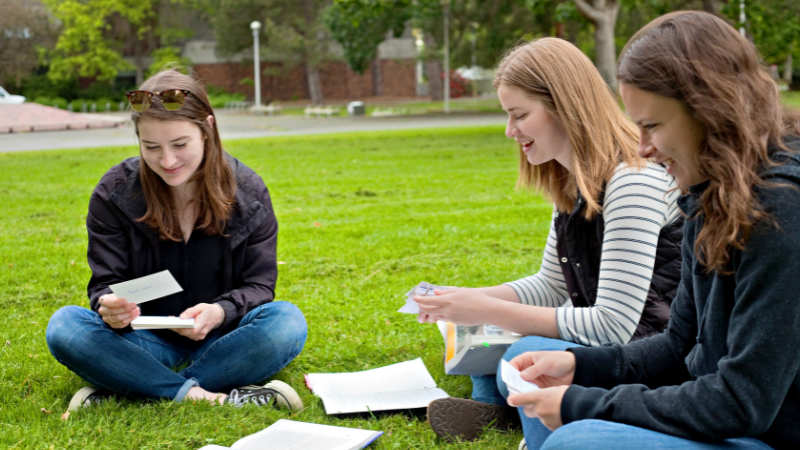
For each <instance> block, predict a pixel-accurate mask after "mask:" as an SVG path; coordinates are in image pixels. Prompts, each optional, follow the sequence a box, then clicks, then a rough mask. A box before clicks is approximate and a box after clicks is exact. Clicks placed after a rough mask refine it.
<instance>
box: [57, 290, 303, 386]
mask: <svg viewBox="0 0 800 450" xmlns="http://www.w3.org/2000/svg"><path fill="white" fill-rule="evenodd" d="M307 334H308V327H307V326H306V320H305V317H303V313H302V312H300V310H299V309H298V308H297V307H296V306H295V305H293V304H291V303H287V302H273V303H267V304H264V305H261V306H259V307H257V308H255V309H254V310H252V311H250V312H249V313H248V314H247V315H245V316H244V317H243V318H242V320H241V321H240V322H239V325H238V326H237V327H236V329H234V330H232V331H230V332H228V333H225V334H221V333H220V332H219V331H212V332H211V333H210V334H209V335H208V336H207V337H206V338H205V339H204V340H202V341H199V342H198V341H193V340H191V339H188V338H185V337H183V336H181V335H179V334H177V333H175V332H174V331H171V330H138V331H128V332H119V331H115V330H114V329H112V328H111V327H109V326H108V325H107V324H106V323H105V322H103V320H102V318H101V317H100V315H99V314H97V313H96V312H94V311H91V310H88V309H86V308H81V307H79V306H66V307H64V308H61V309H59V310H58V311H56V313H55V314H53V317H52V318H50V323H48V325H47V346H48V347H49V348H50V353H52V354H53V356H54V357H55V358H56V360H58V362H60V363H61V364H63V365H65V366H67V368H68V369H70V370H71V371H73V372H75V373H76V374H77V375H78V376H80V377H81V378H83V379H84V380H86V381H88V382H89V383H91V384H92V385H93V386H95V387H97V388H103V389H107V390H110V391H114V392H118V393H121V394H125V395H135V396H141V397H148V398H169V399H173V400H175V401H181V400H182V399H183V398H184V396H186V393H187V392H188V391H189V389H190V388H192V387H193V386H200V387H201V388H203V389H205V390H207V391H210V392H228V391H229V390H231V389H233V388H237V387H240V386H244V385H248V384H254V383H257V382H259V381H262V380H266V379H267V378H269V377H271V376H272V375H274V374H275V373H277V372H278V371H279V370H281V369H282V368H284V367H286V365H288V364H289V362H291V361H292V360H293V359H294V358H295V357H296V356H297V355H298V354H300V351H301V350H302V349H303V345H304V344H305V342H306V336H307ZM173 369H176V370H177V372H176V371H175V370H173ZM178 369H179V370H178Z"/></svg>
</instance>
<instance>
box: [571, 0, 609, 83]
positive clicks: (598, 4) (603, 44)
mask: <svg viewBox="0 0 800 450" xmlns="http://www.w3.org/2000/svg"><path fill="white" fill-rule="evenodd" d="M589 2H591V3H589ZM575 7H576V8H577V9H578V11H579V12H580V13H581V15H583V17H585V18H586V20H588V21H589V22H590V23H591V24H592V25H594V41H595V66H597V70H598V71H599V72H600V75H601V76H602V77H603V79H604V80H606V83H608V85H609V86H610V87H611V89H612V90H614V91H616V90H617V75H616V66H617V49H616V46H615V42H614V28H615V26H616V24H617V14H618V13H619V7H620V3H619V1H617V0H588V1H587V0H575Z"/></svg>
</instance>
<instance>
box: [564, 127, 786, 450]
mask: <svg viewBox="0 0 800 450" xmlns="http://www.w3.org/2000/svg"><path fill="white" fill-rule="evenodd" d="M785 143H786V145H787V146H788V147H790V148H791V149H793V150H800V139H794V138H791V139H787V140H786V141H785ZM773 159H774V160H775V161H780V162H785V164H783V165H780V166H777V167H773V168H769V169H767V170H765V171H763V172H762V176H763V177H764V178H765V179H767V181H769V182H770V183H771V184H772V185H773V186H771V187H770V186H763V187H759V188H757V189H756V190H755V193H756V195H757V196H758V199H759V201H760V203H761V205H762V207H763V210H764V211H765V212H766V213H767V214H768V215H769V217H770V219H771V220H762V221H759V222H758V223H757V224H756V225H755V227H754V228H753V230H752V233H751V235H750V239H749V240H748V242H747V244H746V245H745V248H744V250H735V249H733V250H731V262H730V264H729V265H728V269H730V270H731V271H732V274H731V275H721V274H719V273H717V272H714V273H712V274H710V275H706V273H705V268H704V267H703V265H702V264H700V263H699V262H698V261H697V258H696V257H695V253H694V244H695V241H696V240H697V236H698V234H699V233H700V231H701V230H702V228H703V215H702V213H701V212H702V210H701V209H700V204H699V197H698V196H699V195H700V194H701V193H702V192H703V191H704V189H706V187H707V186H708V183H707V182H706V183H704V184H701V185H698V186H695V187H693V188H692V189H691V192H690V193H689V194H687V195H685V196H682V197H681V198H680V200H679V205H680V207H681V209H682V210H683V211H684V212H685V213H686V214H687V218H686V224H685V228H684V241H683V249H682V251H683V266H682V279H681V284H680V286H679V287H678V294H677V296H676V297H675V300H674V302H673V303H672V308H671V315H670V322H669V326H668V328H667V330H666V331H665V332H664V333H661V334H658V335H656V336H652V337H649V338H647V339H642V340H639V341H636V342H632V343H630V344H628V345H624V346H621V345H611V346H605V347H595V348H576V349H571V350H570V351H572V353H573V354H574V355H575V359H576V362H577V368H576V372H575V377H574V380H573V385H572V386H570V387H569V389H567V392H566V394H565V395H564V397H563V400H562V403H561V418H562V421H563V423H565V424H566V423H569V422H573V421H576V420H581V419H601V420H609V421H614V422H620V423H625V424H628V425H633V426H637V427H641V428H647V429H651V430H655V431H658V432H661V433H666V434H670V435H674V436H679V437H683V438H688V439H695V440H720V439H729V438H737V437H753V438H758V439H760V440H762V441H763V442H765V443H766V444H768V445H770V446H772V447H774V448H777V449H789V448H792V449H795V448H800V426H798V424H800V352H798V348H800V156H798V154H795V153H784V152H778V153H775V154H774V155H773Z"/></svg>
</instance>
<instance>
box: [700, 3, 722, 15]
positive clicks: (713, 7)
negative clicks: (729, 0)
mask: <svg viewBox="0 0 800 450" xmlns="http://www.w3.org/2000/svg"><path fill="white" fill-rule="evenodd" d="M703 11H705V12H707V13H711V14H717V13H718V12H719V1H718V0H703Z"/></svg>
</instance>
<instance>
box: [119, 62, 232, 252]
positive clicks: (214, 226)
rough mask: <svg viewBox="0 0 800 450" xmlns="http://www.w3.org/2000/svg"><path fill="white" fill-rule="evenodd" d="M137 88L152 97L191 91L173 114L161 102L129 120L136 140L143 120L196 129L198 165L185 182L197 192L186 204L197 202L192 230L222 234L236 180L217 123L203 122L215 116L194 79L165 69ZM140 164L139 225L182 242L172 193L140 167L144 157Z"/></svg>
mask: <svg viewBox="0 0 800 450" xmlns="http://www.w3.org/2000/svg"><path fill="white" fill-rule="evenodd" d="M139 89H143V90H147V91H151V92H160V91H163V90H165V89H186V90H188V91H190V92H191V95H188V96H187V97H186V102H185V103H184V105H183V107H182V108H181V109H179V110H177V111H169V110H167V109H166V108H164V106H163V105H162V104H161V102H160V101H158V100H154V101H153V102H152V104H151V105H150V108H149V109H148V110H147V111H144V112H136V111H133V112H132V113H131V119H132V120H133V123H134V125H135V126H136V135H137V136H138V135H139V123H140V122H141V121H142V120H158V121H177V120H185V121H188V122H191V123H193V124H195V125H197V126H198V127H199V128H200V131H201V133H202V134H203V138H204V140H205V148H204V150H203V162H202V163H200V167H198V168H197V171H196V172H195V173H194V174H193V175H192V177H191V178H189V182H194V183H195V185H196V187H197V189H196V191H195V195H194V198H192V200H191V201H190V203H192V202H197V219H196V221H195V224H194V228H193V229H200V230H203V231H204V232H205V233H206V234H210V235H221V234H223V232H224V230H225V223H226V221H227V220H228V217H229V216H230V214H231V210H232V209H233V204H234V195H235V194H236V179H235V178H234V175H233V170H231V167H230V166H229V165H228V162H227V161H226V160H225V154H224V152H223V150H222V142H221V141H220V139H219V132H218V130H217V123H216V121H214V122H213V125H209V123H208V121H207V120H206V119H207V118H208V116H213V115H214V111H213V110H212V109H211V103H209V101H208V95H207V94H206V90H205V88H204V87H203V85H202V84H200V83H199V82H198V81H197V80H195V79H194V78H192V77H190V76H188V75H184V74H182V73H180V72H178V71H177V70H174V69H169V70H165V71H163V72H159V73H157V74H155V75H153V76H152V77H151V78H149V79H148V80H147V81H145V82H144V84H142V86H141V87H140V88H139ZM140 151H141V146H140ZM140 160H141V163H140V164H139V179H140V180H141V183H142V190H143V191H144V198H145V201H146V202H147V212H146V213H145V214H144V216H142V217H141V218H140V219H139V221H141V222H144V223H145V224H147V225H148V226H149V227H150V228H152V229H153V231H155V232H156V234H158V236H159V239H162V240H172V241H181V240H183V233H182V232H181V227H180V222H179V220H178V211H177V208H176V205H175V199H174V197H173V195H172V189H170V187H169V185H167V184H166V183H165V182H164V180H162V179H161V177H160V176H158V174H156V173H155V172H153V171H152V170H151V169H150V168H149V167H148V166H147V164H145V163H144V158H140Z"/></svg>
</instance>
